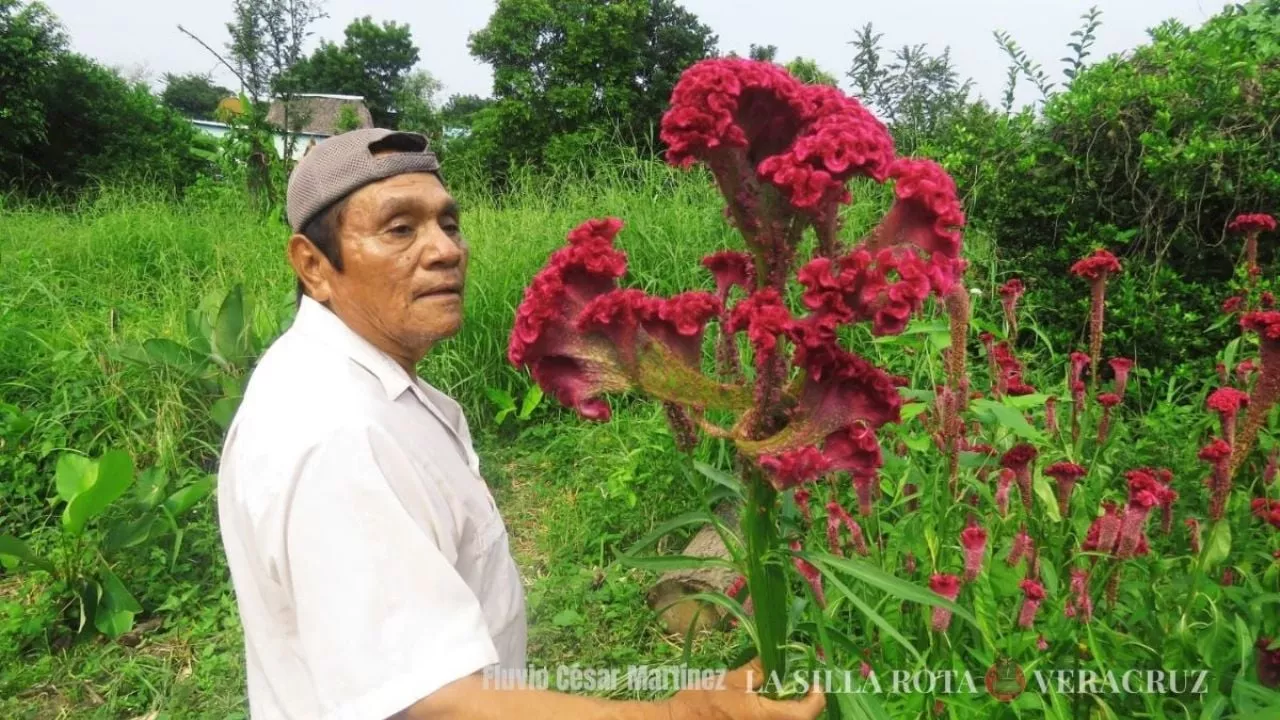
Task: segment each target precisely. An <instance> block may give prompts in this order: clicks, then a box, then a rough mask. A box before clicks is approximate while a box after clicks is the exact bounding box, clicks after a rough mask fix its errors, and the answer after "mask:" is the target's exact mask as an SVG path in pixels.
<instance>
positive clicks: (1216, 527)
mask: <svg viewBox="0 0 1280 720" xmlns="http://www.w3.org/2000/svg"><path fill="white" fill-rule="evenodd" d="M1229 554H1231V525H1230V524H1228V523H1227V521H1226V519H1225V518H1224V519H1222V520H1219V521H1218V522H1216V523H1214V524H1213V528H1212V529H1211V530H1209V542H1208V543H1206V544H1205V547H1204V555H1203V556H1202V558H1203V560H1202V562H1203V564H1204V569H1205V572H1208V571H1210V570H1212V569H1214V568H1215V567H1217V566H1218V564H1219V563H1221V562H1222V561H1223V560H1226V559H1227V555H1229Z"/></svg>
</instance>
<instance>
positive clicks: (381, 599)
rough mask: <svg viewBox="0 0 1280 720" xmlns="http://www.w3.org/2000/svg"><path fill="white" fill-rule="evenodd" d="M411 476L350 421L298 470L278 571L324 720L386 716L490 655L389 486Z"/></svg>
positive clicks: (447, 569) (444, 569)
mask: <svg viewBox="0 0 1280 720" xmlns="http://www.w3.org/2000/svg"><path fill="white" fill-rule="evenodd" d="M414 472H415V470H414V467H413V466H412V465H411V464H410V463H409V461H408V460H407V458H406V457H405V455H404V453H403V452H402V451H401V450H400V449H399V447H398V446H397V445H396V443H395V442H394V441H393V440H392V439H391V438H390V437H387V436H386V435H385V433H383V432H381V431H380V430H377V429H373V428H350V429H347V430H344V431H342V432H340V433H336V434H334V435H332V436H330V437H329V438H327V439H326V440H324V441H323V442H321V443H320V445H319V446H318V447H317V448H316V449H315V450H314V451H313V452H312V454H311V455H310V456H309V458H308V459H307V461H306V462H305V463H304V464H303V466H302V470H301V473H300V475H299V477H298V478H297V483H296V486H295V489H294V494H293V497H292V499H291V501H290V502H289V504H288V519H287V521H286V525H285V534H286V538H285V547H286V557H287V567H288V570H287V572H288V577H289V585H290V588H291V594H292V598H293V601H294V605H295V612H296V618H297V632H298V639H299V645H300V647H301V650H302V652H303V654H304V655H305V657H304V658H303V661H304V664H305V666H306V667H307V668H308V669H309V670H310V673H311V678H310V684H311V686H312V687H314V688H315V692H316V693H317V701H318V703H319V705H320V707H321V708H323V710H324V715H323V718H324V720H384V719H385V718H387V717H389V716H391V715H394V714H395V713H397V712H399V711H401V710H403V709H405V708H406V707H409V706H410V705H412V704H413V703H415V702H417V701H418V700H420V699H422V698H424V697H427V696H428V695H430V694H431V693H433V692H435V691H436V690H438V689H440V688H441V687H443V686H445V685H447V684H449V683H450V682H453V681H454V680H457V679H459V678H462V677H465V676H467V675H470V674H472V673H474V672H476V671H478V670H481V669H483V668H485V667H486V666H489V665H492V664H496V663H497V662H498V653H497V650H496V649H495V647H494V643H493V640H492V639H491V638H490V636H489V632H488V628H487V626H486V624H485V620H484V615H483V611H482V610H481V607H480V603H479V601H478V600H477V599H476V597H475V595H474V594H473V593H472V592H471V589H470V588H469V587H468V586H467V584H466V583H465V582H464V581H463V579H462V577H461V576H459V574H458V572H457V570H455V569H454V567H453V565H452V564H451V563H450V562H449V560H448V558H447V557H445V555H444V554H443V553H442V552H441V549H440V548H439V547H438V545H437V544H436V540H435V538H434V537H433V536H432V535H431V534H430V533H428V532H424V529H423V528H422V527H421V526H420V525H419V523H417V522H415V521H414V519H413V517H412V516H411V515H410V514H409V512H408V511H406V509H405V506H404V504H403V503H402V500H401V497H400V496H398V495H397V493H396V491H395V487H396V485H395V484H394V482H393V480H398V481H399V482H402V483H403V482H405V481H411V482H421V479H416V480H415V479H413V478H405V477H397V475H398V474H401V473H410V474H412V473H414Z"/></svg>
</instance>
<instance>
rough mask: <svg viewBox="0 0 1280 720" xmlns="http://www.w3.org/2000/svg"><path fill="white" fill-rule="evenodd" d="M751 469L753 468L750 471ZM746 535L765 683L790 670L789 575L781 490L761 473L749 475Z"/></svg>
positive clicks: (744, 516)
mask: <svg viewBox="0 0 1280 720" xmlns="http://www.w3.org/2000/svg"><path fill="white" fill-rule="evenodd" d="M749 472H750V471H749ZM747 488H748V490H747V507H746V509H745V511H744V512H743V513H742V534H743V536H744V537H745V538H746V542H747V588H748V590H749V591H750V593H751V599H752V603H753V604H754V605H755V623H756V636H757V637H758V639H759V643H760V646H759V647H758V648H756V649H757V650H758V651H759V653H760V663H761V665H762V666H763V669H764V674H765V682H766V683H768V682H770V681H772V680H773V679H774V678H777V680H778V682H782V681H784V680H785V674H786V671H787V660H786V651H785V649H784V645H785V644H786V642H787V599H788V598H787V596H788V594H789V593H788V586H787V575H786V568H784V567H783V566H782V565H781V564H780V561H779V557H780V556H779V553H778V549H779V547H780V546H781V539H780V538H779V536H778V526H777V522H776V519H775V517H774V513H775V510H776V508H777V499H778V493H777V492H776V491H775V490H774V489H773V487H772V486H770V485H769V483H768V482H767V481H766V480H765V479H764V478H763V477H762V476H761V475H760V473H758V472H750V474H749V476H748V478H747Z"/></svg>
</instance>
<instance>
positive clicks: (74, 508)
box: [62, 450, 133, 535]
mask: <svg viewBox="0 0 1280 720" xmlns="http://www.w3.org/2000/svg"><path fill="white" fill-rule="evenodd" d="M97 466H98V473H97V478H96V479H95V480H94V483H93V484H92V485H90V486H89V487H88V488H86V489H85V490H84V491H83V492H81V493H80V494H79V495H76V496H75V497H74V498H73V499H72V500H71V502H69V503H67V507H66V509H65V510H64V511H63V512H62V525H63V527H65V528H66V529H67V532H69V533H71V534H72V535H79V534H80V533H82V532H84V526H85V523H87V522H89V520H91V519H93V518H94V517H95V516H97V515H98V514H99V513H101V512H102V511H103V510H105V509H107V506H108V505H110V504H111V503H113V502H115V501H116V500H117V499H118V498H119V497H120V496H121V495H123V494H124V493H125V491H126V490H128V489H129V485H131V484H132V483H133V459H132V458H130V457H129V454H128V453H126V452H124V451H122V450H108V451H107V452H105V453H103V455H102V457H101V458H100V459H99V460H98V461H97Z"/></svg>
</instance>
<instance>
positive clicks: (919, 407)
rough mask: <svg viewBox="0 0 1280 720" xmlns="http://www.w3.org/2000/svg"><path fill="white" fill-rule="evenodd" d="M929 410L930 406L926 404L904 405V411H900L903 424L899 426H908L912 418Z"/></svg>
mask: <svg viewBox="0 0 1280 720" xmlns="http://www.w3.org/2000/svg"><path fill="white" fill-rule="evenodd" d="M928 409H929V406H928V405H925V404H924V403H907V404H906V405H903V406H902V410H901V411H899V415H901V417H902V422H900V423H898V424H899V425H906V424H907V423H908V422H909V421H910V420H911V419H912V418H914V417H915V416H917V415H919V414H920V413H923V412H924V411H925V410H928Z"/></svg>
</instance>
